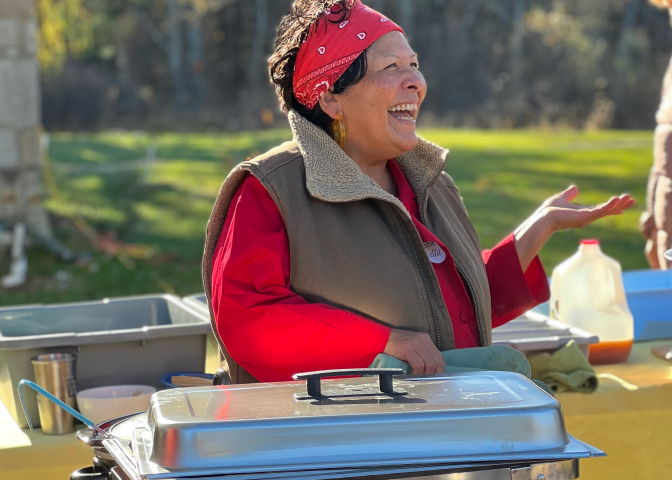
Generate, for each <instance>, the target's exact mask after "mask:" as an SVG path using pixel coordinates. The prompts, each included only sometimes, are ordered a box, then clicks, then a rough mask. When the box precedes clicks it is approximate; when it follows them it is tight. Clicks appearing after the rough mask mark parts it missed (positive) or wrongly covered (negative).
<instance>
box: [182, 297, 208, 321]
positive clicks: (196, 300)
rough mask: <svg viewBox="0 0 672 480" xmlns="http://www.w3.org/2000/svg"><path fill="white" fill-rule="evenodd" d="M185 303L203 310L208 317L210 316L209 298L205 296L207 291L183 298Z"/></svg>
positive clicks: (200, 310)
mask: <svg viewBox="0 0 672 480" xmlns="http://www.w3.org/2000/svg"><path fill="white" fill-rule="evenodd" d="M182 301H183V302H184V303H186V304H187V305H189V306H190V307H193V308H195V309H196V310H198V311H199V312H202V313H203V314H204V315H205V316H206V317H208V318H209V317H210V310H209V309H208V299H207V298H205V293H195V294H194V295H189V296H188V297H184V298H183V299H182Z"/></svg>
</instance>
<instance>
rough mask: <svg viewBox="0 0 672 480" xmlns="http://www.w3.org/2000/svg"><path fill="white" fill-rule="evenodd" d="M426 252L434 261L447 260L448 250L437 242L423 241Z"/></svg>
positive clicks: (441, 261) (430, 259)
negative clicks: (444, 249) (445, 250)
mask: <svg viewBox="0 0 672 480" xmlns="http://www.w3.org/2000/svg"><path fill="white" fill-rule="evenodd" d="M422 244H423V245H424V247H425V252H427V256H428V257H429V261H430V262H432V263H443V262H444V261H445V260H446V252H444V251H443V249H442V248H441V247H440V246H439V244H438V243H436V242H422Z"/></svg>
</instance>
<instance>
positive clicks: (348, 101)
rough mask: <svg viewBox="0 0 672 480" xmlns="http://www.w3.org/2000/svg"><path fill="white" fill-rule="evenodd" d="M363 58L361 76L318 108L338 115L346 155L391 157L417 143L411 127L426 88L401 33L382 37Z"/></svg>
mask: <svg viewBox="0 0 672 480" xmlns="http://www.w3.org/2000/svg"><path fill="white" fill-rule="evenodd" d="M366 55H367V57H366V58H367V64H368V69H367V73H366V76H365V77H364V78H363V79H362V80H361V81H360V82H359V83H357V84H355V85H353V86H351V87H349V88H348V89H347V90H346V91H345V92H344V93H343V94H341V95H333V94H332V95H326V96H325V97H329V98H330V99H331V100H328V99H325V97H323V100H321V102H320V104H321V106H322V108H323V110H325V112H327V113H328V114H329V115H330V116H331V117H332V118H335V116H336V114H337V113H340V114H341V115H342V117H343V122H344V125H345V133H346V144H345V147H344V149H345V151H346V152H348V151H349V150H353V151H356V152H358V154H360V155H361V154H365V155H367V156H368V157H371V156H375V157H377V158H384V159H390V158H395V157H398V156H399V155H401V154H402V153H404V152H408V151H410V150H413V149H414V148H415V146H416V145H417V143H418V137H417V136H416V133H415V122H416V119H417V118H418V111H419V108H420V105H421V104H422V101H423V100H424V98H425V95H426V93H427V85H426V84H425V79H424V78H423V76H422V74H421V73H420V70H419V66H418V57H417V54H416V53H415V52H414V51H413V50H412V49H411V47H410V46H409V45H408V42H407V41H406V37H405V36H404V35H403V34H402V33H401V32H396V31H395V32H390V33H388V34H386V35H383V36H382V37H380V38H379V39H378V40H376V42H374V43H373V44H372V45H371V46H370V47H369V49H368V50H367V54H366ZM334 102H336V103H337V104H338V105H337V106H336V105H334ZM372 160H373V159H372Z"/></svg>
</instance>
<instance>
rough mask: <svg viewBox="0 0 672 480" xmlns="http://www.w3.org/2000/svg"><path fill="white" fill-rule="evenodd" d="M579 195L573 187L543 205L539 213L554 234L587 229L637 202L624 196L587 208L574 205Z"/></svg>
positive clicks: (628, 196)
mask: <svg viewBox="0 0 672 480" xmlns="http://www.w3.org/2000/svg"><path fill="white" fill-rule="evenodd" d="M578 194H579V189H578V188H577V187H576V186H575V185H572V186H571V187H569V188H568V189H567V190H565V191H564V192H562V193H560V194H558V195H554V196H552V197H551V198H549V199H548V200H546V201H545V202H544V203H543V204H542V205H541V208H540V209H539V210H538V212H539V213H541V215H542V216H543V217H544V218H546V219H547V221H548V222H549V224H550V227H551V229H552V230H553V232H557V231H559V230H567V229H568V228H582V227H587V226H588V225H590V224H591V223H593V222H594V221H595V220H599V219H600V218H603V217H606V216H609V215H620V214H621V213H623V212H624V211H625V210H627V209H628V208H630V207H632V206H633V205H634V204H635V200H634V199H633V198H632V197H631V196H630V195H628V194H624V195H621V196H620V197H614V198H612V199H611V200H609V201H608V202H605V203H602V204H600V205H595V206H589V207H585V206H583V205H577V204H575V203H572V200H574V199H575V198H576V197H577V195H578Z"/></svg>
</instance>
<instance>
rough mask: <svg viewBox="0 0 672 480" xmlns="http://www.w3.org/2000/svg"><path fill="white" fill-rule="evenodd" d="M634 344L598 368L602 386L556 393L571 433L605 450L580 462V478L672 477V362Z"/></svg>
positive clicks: (632, 479)
mask: <svg viewBox="0 0 672 480" xmlns="http://www.w3.org/2000/svg"><path fill="white" fill-rule="evenodd" d="M670 343H672V341H670V340H668V341H662V342H660V341H659V342H645V343H636V344H635V346H634V347H633V350H632V353H631V355H630V358H629V359H628V361H627V362H626V363H623V364H619V365H605V366H601V367H597V368H596V369H595V370H596V371H597V374H598V377H599V379H600V388H599V389H598V390H597V392H595V393H593V394H589V395H585V394H580V393H563V394H560V395H558V400H559V401H560V403H561V404H562V408H563V411H564V414H565V423H566V425H567V430H568V431H569V433H571V434H572V435H574V436H575V437H576V438H578V439H580V440H582V441H584V442H586V443H589V444H591V445H593V446H595V447H597V448H599V449H601V450H604V451H605V452H606V453H607V455H609V456H608V457H607V458H596V459H589V460H582V461H581V479H582V480H606V479H609V480H620V479H623V480H639V479H648V478H656V479H657V478H661V479H662V478H672V436H671V432H672V363H670V362H666V361H664V360H661V359H659V358H658V357H655V356H654V355H653V354H652V353H651V347H653V346H659V345H666V344H667V345H669V344H670Z"/></svg>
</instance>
